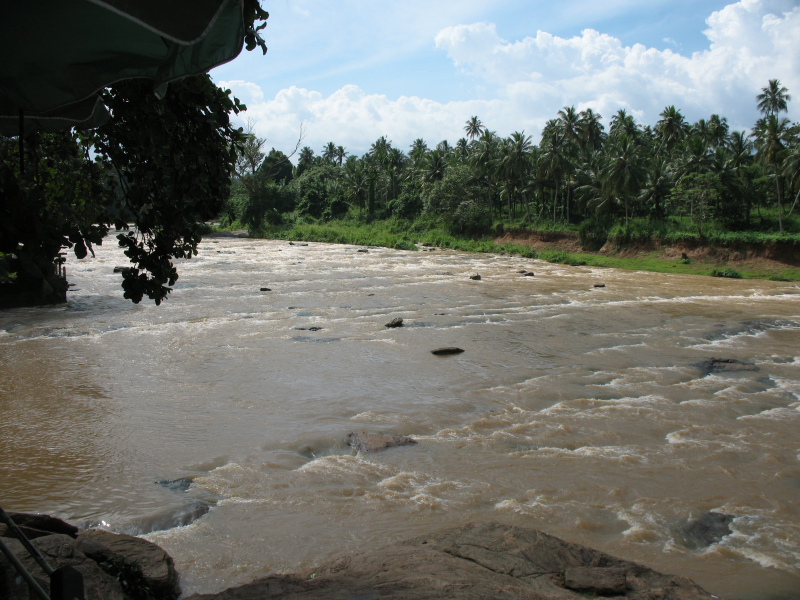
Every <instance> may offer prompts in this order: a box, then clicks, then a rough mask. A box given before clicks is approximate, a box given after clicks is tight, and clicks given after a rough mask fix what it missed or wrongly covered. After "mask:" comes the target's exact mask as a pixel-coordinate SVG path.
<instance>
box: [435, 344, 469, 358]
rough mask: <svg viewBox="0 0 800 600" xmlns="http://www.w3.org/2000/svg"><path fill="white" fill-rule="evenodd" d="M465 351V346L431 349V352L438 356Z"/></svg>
mask: <svg viewBox="0 0 800 600" xmlns="http://www.w3.org/2000/svg"><path fill="white" fill-rule="evenodd" d="M463 351H464V349H463V348H456V347H455V346H447V347H444V348H436V350H431V354H435V355H436V356H447V355H448V354H461V353H462V352H463Z"/></svg>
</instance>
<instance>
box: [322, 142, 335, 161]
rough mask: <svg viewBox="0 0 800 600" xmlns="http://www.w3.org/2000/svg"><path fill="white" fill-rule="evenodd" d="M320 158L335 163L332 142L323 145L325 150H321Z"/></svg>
mask: <svg viewBox="0 0 800 600" xmlns="http://www.w3.org/2000/svg"><path fill="white" fill-rule="evenodd" d="M322 158H324V159H325V160H328V161H330V162H331V163H334V162H336V144H334V143H333V142H328V143H327V144H326V145H325V148H324V149H323V150H322Z"/></svg>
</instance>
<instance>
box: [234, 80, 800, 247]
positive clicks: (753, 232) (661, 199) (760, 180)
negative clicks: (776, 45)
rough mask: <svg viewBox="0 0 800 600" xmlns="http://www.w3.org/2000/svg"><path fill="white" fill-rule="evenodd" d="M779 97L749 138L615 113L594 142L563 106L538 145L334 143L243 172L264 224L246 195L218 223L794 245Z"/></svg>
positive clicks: (790, 160)
mask: <svg viewBox="0 0 800 600" xmlns="http://www.w3.org/2000/svg"><path fill="white" fill-rule="evenodd" d="M789 99H790V97H789V95H788V93H787V90H786V89H785V88H783V87H781V85H780V82H778V81H776V80H772V81H770V82H769V85H768V86H767V87H765V88H764V90H763V93H762V94H761V95H759V96H758V98H757V102H758V106H759V109H760V110H761V111H762V115H763V117H762V118H760V119H759V120H758V122H757V123H756V124H755V126H754V128H753V130H752V131H751V132H749V133H747V132H737V131H730V128H729V126H728V124H727V121H726V119H725V118H724V117H721V116H719V115H711V116H710V117H709V118H708V119H707V120H706V119H701V120H700V121H698V122H697V123H694V124H691V123H688V122H687V121H686V119H685V118H684V116H683V115H682V114H681V112H680V111H679V110H678V109H677V108H675V107H674V106H668V107H666V108H665V109H664V111H663V112H662V113H661V115H660V119H659V121H658V122H657V123H655V124H654V125H652V126H650V125H646V126H642V125H641V124H639V123H637V122H636V121H635V120H634V118H633V116H631V115H629V114H628V113H627V112H626V111H625V110H620V111H618V112H617V113H616V114H615V115H613V117H612V118H611V120H610V126H609V129H608V131H606V129H605V127H604V126H603V124H602V122H601V116H600V115H598V114H596V113H594V112H593V111H592V110H590V109H587V110H585V111H581V112H578V111H577V110H576V109H575V108H574V107H565V108H564V109H563V110H561V111H559V113H558V116H557V118H555V119H552V120H551V121H549V122H548V123H547V125H546V127H545V128H544V130H543V132H542V137H541V140H540V141H539V144H538V146H537V145H535V144H534V143H533V140H532V139H531V137H530V136H527V135H525V134H524V132H515V133H512V134H511V135H510V136H509V137H507V138H501V137H499V136H498V135H496V134H495V133H493V132H491V131H489V130H488V129H487V128H486V127H485V126H484V125H483V124H482V123H481V121H480V119H478V117H472V118H471V119H470V120H469V121H467V123H466V126H465V127H464V131H465V134H466V137H464V138H462V139H460V140H459V141H458V142H457V143H456V144H455V145H454V146H453V145H450V143H448V142H447V141H443V142H441V143H439V144H438V145H437V146H436V147H435V148H429V147H428V145H427V143H426V142H425V141H424V140H423V139H417V140H416V141H415V142H414V143H413V144H412V145H411V147H410V148H409V150H408V152H404V151H402V150H400V149H398V148H394V147H393V146H392V144H391V142H390V141H389V140H387V139H386V138H385V137H381V138H379V139H378V140H377V141H376V142H375V143H374V144H373V145H372V147H371V148H370V150H369V151H368V152H367V153H366V154H364V155H363V156H362V157H357V156H352V155H351V156H348V155H347V152H346V151H345V149H344V148H342V147H341V146H337V145H336V144H335V143H333V142H330V143H328V144H327V145H326V147H325V148H324V149H323V152H322V154H321V155H320V156H315V154H314V151H313V150H312V149H311V148H308V147H306V148H303V149H302V150H301V151H300V154H299V160H298V164H297V166H296V167H295V169H294V173H293V175H292V178H291V179H289V178H287V177H286V176H284V177H283V178H282V179H281V180H280V182H279V181H278V178H277V177H275V176H269V175H268V174H267V173H266V172H265V171H266V169H265V167H266V165H267V162H266V161H265V162H264V165H263V166H261V167H260V169H254V172H255V171H257V170H258V171H260V173H261V174H262V181H264V182H266V181H268V182H271V183H273V184H275V185H277V186H279V187H282V188H283V189H284V190H285V192H286V194H285V195H279V194H277V192H276V190H272V192H271V194H270V198H273V200H271V201H270V202H268V203H267V208H268V209H269V211H274V213H270V212H269V211H265V210H260V211H255V212H254V211H253V210H252V209H250V205H252V204H254V203H255V204H259V203H260V202H261V201H260V200H259V196H258V195H257V194H250V195H249V196H248V195H246V194H245V195H240V197H239V199H238V200H237V201H236V204H237V206H236V207H234V209H232V210H230V211H228V213H227V215H228V220H229V222H234V221H237V220H238V221H239V222H240V223H243V224H246V225H247V226H248V227H249V228H250V229H251V230H253V231H254V232H258V231H259V230H260V229H262V228H264V227H266V226H269V225H276V224H280V223H282V222H285V221H290V222H294V221H298V220H299V221H302V220H304V219H305V220H308V219H312V220H314V219H316V220H321V221H327V220H330V219H335V218H342V216H343V215H344V214H349V215H350V218H352V217H353V215H357V216H358V217H360V218H361V219H362V220H363V221H365V222H372V221H375V220H383V219H406V220H411V221H413V220H415V219H423V220H425V221H426V222H427V223H430V222H435V223H438V224H440V226H441V227H442V228H443V229H445V230H447V231H448V232H449V233H451V234H457V235H461V236H465V235H467V236H469V235H471V236H480V235H481V234H486V233H490V232H491V231H492V230H494V229H496V228H497V224H498V223H505V224H506V225H507V226H508V227H513V225H512V224H516V225H518V226H519V227H521V228H525V227H528V228H536V229H542V228H546V227H553V228H557V229H567V230H577V231H578V232H579V235H580V239H581V241H582V243H583V244H584V247H586V248H587V249H597V248H600V247H601V246H602V245H604V244H605V243H606V242H608V241H612V242H615V243H618V244H631V243H637V242H644V241H648V240H651V239H652V238H654V237H655V238H660V239H670V238H671V239H673V240H674V241H677V240H683V241H696V242H711V241H717V242H722V241H724V239H725V238H726V236H727V237H728V239H729V240H730V239H734V238H737V236H744V237H748V236H750V238H751V239H752V238H754V237H763V236H765V235H773V234H774V235H775V236H776V237H777V238H780V239H790V238H793V237H795V236H797V235H798V234H800V230H798V228H797V226H796V225H795V223H796V221H795V220H793V219H790V218H789V217H790V216H791V215H792V213H793V212H794V210H795V208H796V205H797V202H798V199H800V125H798V124H791V123H789V121H788V120H787V119H785V118H781V117H780V114H781V113H782V112H784V111H785V110H786V108H787V102H788V101H789ZM256 139H257V138H256ZM260 142H261V143H262V144H263V140H260ZM262 156H263V155H262ZM279 205H280V206H279ZM254 214H256V215H262V214H263V215H264V218H261V219H259V218H255V219H254V218H252V216H253V215H254ZM268 217H269V218H268ZM787 219H788V220H787Z"/></svg>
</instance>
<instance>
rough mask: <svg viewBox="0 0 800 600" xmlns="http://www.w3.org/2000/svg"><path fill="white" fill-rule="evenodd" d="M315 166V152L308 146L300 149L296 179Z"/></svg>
mask: <svg viewBox="0 0 800 600" xmlns="http://www.w3.org/2000/svg"><path fill="white" fill-rule="evenodd" d="M313 164H314V151H313V150H312V149H311V148H309V147H308V146H303V148H301V149H300V154H299V155H298V157H297V170H296V172H295V177H299V176H300V175H301V174H302V173H303V171H306V170H307V169H309V168H310V167H311V165H313Z"/></svg>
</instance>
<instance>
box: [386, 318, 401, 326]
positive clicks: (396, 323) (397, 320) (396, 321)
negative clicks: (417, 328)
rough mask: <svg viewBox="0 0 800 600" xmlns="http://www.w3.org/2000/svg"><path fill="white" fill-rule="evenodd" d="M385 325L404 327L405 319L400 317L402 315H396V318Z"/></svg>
mask: <svg viewBox="0 0 800 600" xmlns="http://www.w3.org/2000/svg"><path fill="white" fill-rule="evenodd" d="M385 326H386V327H389V328H394V327H402V326H403V319H402V318H400V317H395V318H394V319H392V320H391V321H389V322H388V323H387V324H386V325H385Z"/></svg>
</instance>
